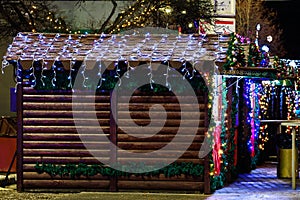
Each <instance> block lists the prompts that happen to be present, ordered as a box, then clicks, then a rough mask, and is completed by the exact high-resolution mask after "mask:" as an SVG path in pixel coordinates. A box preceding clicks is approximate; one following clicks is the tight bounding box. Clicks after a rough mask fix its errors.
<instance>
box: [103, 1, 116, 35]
mask: <svg viewBox="0 0 300 200" xmlns="http://www.w3.org/2000/svg"><path fill="white" fill-rule="evenodd" d="M111 2H112V4H113V8H112V10H111V12H110V15H109V16H108V17H107V18H106V20H105V21H104V22H103V24H102V26H101V28H100V29H99V31H98V33H102V32H104V30H105V27H106V26H107V24H108V23H109V21H110V19H111V18H112V16H113V15H114V14H115V11H116V8H117V6H118V4H117V2H116V1H115V0H111Z"/></svg>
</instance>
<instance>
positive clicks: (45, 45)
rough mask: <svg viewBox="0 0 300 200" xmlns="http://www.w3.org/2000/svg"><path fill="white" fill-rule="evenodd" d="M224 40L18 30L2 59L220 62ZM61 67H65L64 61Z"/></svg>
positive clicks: (209, 36) (224, 48) (213, 36)
mask: <svg viewBox="0 0 300 200" xmlns="http://www.w3.org/2000/svg"><path fill="white" fill-rule="evenodd" d="M228 40H229V37H226V36H221V35H206V36H199V35H170V34H159V35H158V34H145V35H119V34H118V35H117V34H115V35H106V34H83V35H79V34H58V33H19V34H17V36H16V37H14V39H13V42H12V44H10V45H9V47H8V49H7V52H6V55H5V56H4V59H5V60H7V61H20V62H23V64H22V66H23V68H24V67H25V68H27V67H26V66H28V67H30V66H31V63H32V62H33V61H38V60H42V61H45V62H46V61H49V62H50V63H51V62H52V63H53V62H54V61H62V62H69V63H70V61H87V60H98V61H99V60H100V61H110V62H112V61H120V60H124V61H128V62H141V61H146V62H162V61H172V62H184V61H189V62H192V63H196V62H199V61H203V60H209V61H219V62H222V60H225V58H226V51H227V45H228ZM26 63H28V64H27V65H26ZM50 67H51V66H50ZM64 67H65V68H68V64H66V66H65V65H64Z"/></svg>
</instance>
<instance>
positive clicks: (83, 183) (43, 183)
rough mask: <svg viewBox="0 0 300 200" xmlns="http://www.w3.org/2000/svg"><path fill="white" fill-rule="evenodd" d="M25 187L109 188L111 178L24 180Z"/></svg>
mask: <svg viewBox="0 0 300 200" xmlns="http://www.w3.org/2000/svg"><path fill="white" fill-rule="evenodd" d="M23 182H24V189H29V188H35V189H38V188H46V189H59V188H68V189H84V188H87V189H103V188H104V189H108V187H109V180H76V181H74V180H59V179H54V180H27V179H25V180H23Z"/></svg>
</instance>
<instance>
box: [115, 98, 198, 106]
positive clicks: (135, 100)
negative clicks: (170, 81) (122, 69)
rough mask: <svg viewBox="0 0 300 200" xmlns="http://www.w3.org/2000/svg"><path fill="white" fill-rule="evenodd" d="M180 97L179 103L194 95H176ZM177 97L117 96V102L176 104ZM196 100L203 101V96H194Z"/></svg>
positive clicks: (186, 101)
mask: <svg viewBox="0 0 300 200" xmlns="http://www.w3.org/2000/svg"><path fill="white" fill-rule="evenodd" d="M178 98H180V101H181V103H190V102H191V101H192V100H194V99H195V97H194V96H182V97H178ZM178 98H177V97H176V96H131V97H128V96H119V98H118V102H119V103H123V102H126V101H128V99H130V101H129V102H132V103H148V102H151V103H159V104H161V103H176V104H178V103H179V101H178ZM196 98H197V100H198V102H203V101H204V99H203V98H204V97H203V96H198V97H196Z"/></svg>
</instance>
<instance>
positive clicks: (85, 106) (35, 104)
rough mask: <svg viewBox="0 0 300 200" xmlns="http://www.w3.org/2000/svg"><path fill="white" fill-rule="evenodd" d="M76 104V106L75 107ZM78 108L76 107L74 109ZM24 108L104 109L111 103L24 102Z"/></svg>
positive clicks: (108, 107) (107, 108)
mask: <svg viewBox="0 0 300 200" xmlns="http://www.w3.org/2000/svg"><path fill="white" fill-rule="evenodd" d="M73 106H74V107H73ZM73 108H76V109H73ZM23 109H24V110H60V111H61V110H76V111H78V110H82V111H87V110H89V111H90V110H104V111H107V110H109V109H110V104H109V103H72V102H61V103H57V102H23Z"/></svg>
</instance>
